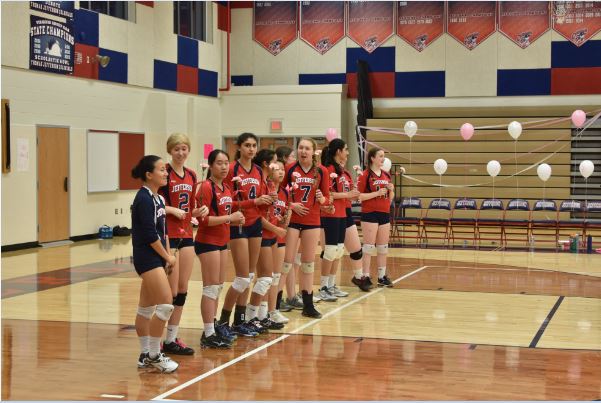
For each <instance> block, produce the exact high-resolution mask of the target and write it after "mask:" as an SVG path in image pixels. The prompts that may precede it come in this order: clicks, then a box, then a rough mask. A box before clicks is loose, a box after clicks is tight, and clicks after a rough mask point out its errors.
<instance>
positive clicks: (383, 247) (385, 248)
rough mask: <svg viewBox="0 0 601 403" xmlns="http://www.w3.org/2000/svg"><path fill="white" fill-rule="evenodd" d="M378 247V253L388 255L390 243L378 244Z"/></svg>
mask: <svg viewBox="0 0 601 403" xmlns="http://www.w3.org/2000/svg"><path fill="white" fill-rule="evenodd" d="M376 248H377V249H378V255H388V244H386V245H378V246H376Z"/></svg>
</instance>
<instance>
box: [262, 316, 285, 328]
mask: <svg viewBox="0 0 601 403" xmlns="http://www.w3.org/2000/svg"><path fill="white" fill-rule="evenodd" d="M261 326H263V327H264V328H265V329H269V330H282V329H283V328H284V324H283V323H277V322H274V321H272V320H271V319H270V318H269V316H268V317H266V318H265V319H263V320H262V321H261Z"/></svg>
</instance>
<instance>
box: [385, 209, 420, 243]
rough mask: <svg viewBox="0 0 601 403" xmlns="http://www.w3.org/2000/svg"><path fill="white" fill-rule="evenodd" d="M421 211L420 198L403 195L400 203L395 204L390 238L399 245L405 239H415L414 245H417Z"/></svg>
mask: <svg viewBox="0 0 601 403" xmlns="http://www.w3.org/2000/svg"><path fill="white" fill-rule="evenodd" d="M422 211H423V210H422V201H421V199H420V198H418V197H403V199H402V200H401V203H397V204H396V209H395V211H394V214H393V217H392V234H391V238H392V239H393V240H394V241H398V243H399V244H400V245H401V246H404V245H405V239H415V245H416V246H417V245H419V244H420V242H421V237H422V225H421V219H422V217H421V216H422ZM411 213H413V214H411Z"/></svg>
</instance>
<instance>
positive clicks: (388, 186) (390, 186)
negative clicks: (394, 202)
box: [386, 183, 394, 192]
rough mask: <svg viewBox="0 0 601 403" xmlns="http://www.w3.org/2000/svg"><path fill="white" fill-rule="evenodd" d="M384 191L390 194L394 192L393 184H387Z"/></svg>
mask: <svg viewBox="0 0 601 403" xmlns="http://www.w3.org/2000/svg"><path fill="white" fill-rule="evenodd" d="M386 189H388V190H389V191H391V192H394V184H392V183H389V184H388V185H386Z"/></svg>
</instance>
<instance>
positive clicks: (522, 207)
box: [501, 199, 530, 249]
mask: <svg viewBox="0 0 601 403" xmlns="http://www.w3.org/2000/svg"><path fill="white" fill-rule="evenodd" d="M529 213H530V203H528V200H525V199H511V200H509V203H507V207H506V208H505V213H504V214H503V222H502V224H501V229H502V230H503V248H505V249H507V245H508V243H509V242H519V243H521V246H523V247H526V246H527V245H528V236H529V235H530V219H529Z"/></svg>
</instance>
